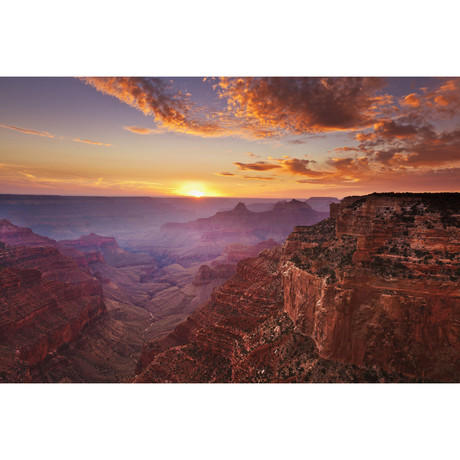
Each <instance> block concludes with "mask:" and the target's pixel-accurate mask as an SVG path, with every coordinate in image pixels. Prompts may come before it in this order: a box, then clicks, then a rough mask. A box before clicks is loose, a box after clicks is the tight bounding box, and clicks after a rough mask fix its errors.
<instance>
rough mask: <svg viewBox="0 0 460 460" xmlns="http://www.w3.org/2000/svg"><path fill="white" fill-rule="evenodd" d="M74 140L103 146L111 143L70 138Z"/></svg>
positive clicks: (108, 145) (109, 145)
mask: <svg viewBox="0 0 460 460" xmlns="http://www.w3.org/2000/svg"><path fill="white" fill-rule="evenodd" d="M72 140H73V141H74V142H82V143H83V144H92V145H101V146H103V147H111V146H112V144H104V142H99V141H92V140H90V139H79V138H78V137H76V138H75V139H72Z"/></svg>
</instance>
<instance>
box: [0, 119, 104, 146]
mask: <svg viewBox="0 0 460 460" xmlns="http://www.w3.org/2000/svg"><path fill="white" fill-rule="evenodd" d="M0 128H5V129H11V130H13V131H17V132H20V133H23V134H32V135H34V136H41V137H48V138H50V139H57V140H66V139H69V138H67V137H65V136H60V137H56V136H55V135H54V134H50V133H49V132H48V131H39V130H38V129H29V128H21V127H19V126H12V125H2V124H0ZM70 140H72V141H74V142H82V143H84V144H92V145H100V146H104V147H110V146H111V145H112V144H106V143H104V142H99V141H92V140H90V139H80V138H78V137H76V138H73V139H70Z"/></svg>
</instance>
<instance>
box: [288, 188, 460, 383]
mask: <svg viewBox="0 0 460 460" xmlns="http://www.w3.org/2000/svg"><path fill="white" fill-rule="evenodd" d="M334 216H335V218H334V219H333V220H332V219H331V220H330V221H325V222H323V223H320V224H318V225H317V226H314V227H310V228H306V227H298V228H296V230H295V231H294V232H293V233H292V234H291V235H290V237H289V238H288V240H287V242H286V244H285V249H284V260H283V269H282V272H283V275H282V278H283V285H284V306H285V309H286V311H287V313H288V314H289V316H290V318H291V319H292V320H293V321H294V323H295V325H296V328H297V330H298V331H299V332H301V333H303V334H306V335H308V336H309V337H311V338H312V339H313V340H314V341H315V343H316V345H317V347H318V350H319V353H320V355H321V356H323V357H325V358H328V359H333V360H336V361H340V362H345V363H353V364H357V365H376V366H379V367H380V368H382V369H385V370H388V371H394V372H400V373H404V374H405V375H409V376H414V377H419V378H426V379H430V380H436V381H438V380H439V381H452V380H456V379H458V378H459V376H460V361H459V358H460V356H459V354H460V329H459V327H460V283H459V279H460V220H459V217H460V195H459V194H375V195H370V196H367V197H349V198H346V199H344V200H342V202H341V204H340V206H339V207H338V208H336V209H335V211H334Z"/></svg>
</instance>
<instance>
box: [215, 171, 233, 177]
mask: <svg viewBox="0 0 460 460" xmlns="http://www.w3.org/2000/svg"><path fill="white" fill-rule="evenodd" d="M214 174H215V175H216V176H234V175H235V174H232V173H229V172H219V173H214Z"/></svg>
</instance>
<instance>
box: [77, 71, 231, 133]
mask: <svg viewBox="0 0 460 460" xmlns="http://www.w3.org/2000/svg"><path fill="white" fill-rule="evenodd" d="M81 80H83V81H84V82H85V83H86V84H88V85H91V86H93V87H94V88H95V89H96V90H97V91H99V92H101V93H103V94H107V95H109V96H113V97H115V98H117V99H118V100H119V101H121V102H123V103H125V104H127V105H129V106H131V107H134V108H135V109H137V110H140V111H141V112H142V113H143V114H144V115H148V116H153V117H154V119H155V121H156V122H157V123H160V125H161V126H163V127H165V128H166V129H170V130H172V131H176V132H180V133H185V134H194V135H200V136H219V135H228V133H227V132H226V130H225V129H224V128H223V127H222V126H220V124H219V123H218V122H217V121H209V120H208V118H207V116H206V115H209V113H208V114H205V113H203V111H202V110H201V109H200V108H199V107H197V106H196V105H195V104H193V103H192V102H191V100H190V95H189V93H188V94H183V93H182V92H180V91H174V90H173V89H172V86H171V85H170V84H168V83H167V82H166V81H165V80H162V79H160V78H141V77H95V78H89V77H85V78H81ZM214 118H215V117H214Z"/></svg>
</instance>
